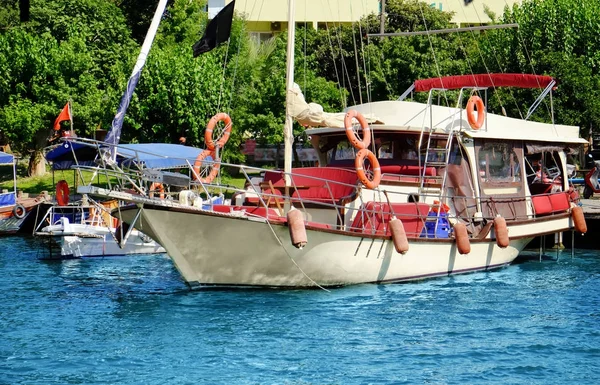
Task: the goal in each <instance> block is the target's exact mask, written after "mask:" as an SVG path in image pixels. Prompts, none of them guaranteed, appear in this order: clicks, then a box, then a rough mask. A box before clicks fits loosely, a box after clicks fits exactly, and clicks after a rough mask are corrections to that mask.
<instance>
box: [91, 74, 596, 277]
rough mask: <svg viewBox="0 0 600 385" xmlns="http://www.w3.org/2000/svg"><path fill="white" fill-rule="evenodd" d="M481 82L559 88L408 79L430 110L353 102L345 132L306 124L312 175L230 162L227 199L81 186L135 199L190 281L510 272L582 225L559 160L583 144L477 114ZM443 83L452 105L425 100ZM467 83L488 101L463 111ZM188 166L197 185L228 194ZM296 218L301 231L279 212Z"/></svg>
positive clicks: (133, 213)
mask: <svg viewBox="0 0 600 385" xmlns="http://www.w3.org/2000/svg"><path fill="white" fill-rule="evenodd" d="M485 78H487V79H489V80H488V82H492V83H493V82H495V81H497V82H498V84H493V85H494V86H496V87H497V86H519V87H526V86H532V87H535V88H540V87H541V88H542V89H547V90H549V91H550V92H551V88H552V87H554V86H555V82H554V79H552V78H549V77H544V76H529V75H520V74H519V75H511V76H508V77H507V76H506V74H504V75H502V76H494V75H489V74H486V75H483V76H467V77H460V78H456V77H452V78H442V79H433V80H430V81H427V82H416V83H415V85H416V87H420V88H421V89H420V90H421V91H423V92H428V93H429V98H428V99H429V101H428V102H427V103H418V102H413V101H405V100H401V101H388V102H374V103H367V104H363V105H357V106H354V107H351V108H349V109H348V111H347V114H346V117H347V119H346V123H345V126H344V127H321V128H312V129H308V130H307V133H308V134H309V135H310V137H311V142H312V144H313V147H314V148H315V150H316V151H317V154H318V156H319V163H320V164H321V165H322V167H308V168H299V169H292V170H291V171H290V172H285V171H273V170H260V171H261V172H262V177H261V178H260V179H259V180H258V181H257V180H256V178H250V175H255V172H256V171H257V170H251V168H249V167H243V166H237V167H240V175H248V187H247V188H246V189H245V190H243V191H236V193H237V195H236V199H235V200H234V203H233V204H232V205H212V206H211V207H210V208H208V209H207V207H197V206H193V205H189V204H188V205H186V204H184V203H183V202H181V201H177V200H168V199H160V198H157V197H150V196H149V194H139V193H129V192H127V191H126V190H125V189H123V190H121V191H114V190H108V189H102V188H99V187H94V186H91V185H90V186H82V187H80V192H85V193H88V194H92V195H99V196H104V197H111V198H115V199H120V200H124V201H127V202H130V203H133V204H134V205H129V206H127V207H125V208H122V209H121V210H120V215H121V216H122V218H123V220H124V221H125V222H129V223H132V224H134V225H135V223H136V221H137V222H138V223H141V224H142V225H143V226H144V228H147V229H149V233H151V234H152V235H153V236H154V237H156V239H157V240H158V241H159V242H160V243H161V244H162V245H163V246H164V247H165V249H166V250H167V252H168V254H169V256H170V257H171V258H172V259H173V261H174V263H175V265H176V266H177V268H178V269H179V271H180V272H181V274H182V276H183V278H184V280H185V281H186V282H187V283H188V284H189V285H190V286H192V287H195V286H203V285H226V286H267V287H315V286H341V285H348V284H357V283H368V282H373V283H382V282H401V281H406V280H414V279H422V278H427V277H435V276H442V275H448V274H457V273H464V272H469V271H477V270H488V269H494V268H498V267H502V266H506V265H508V264H510V263H511V262H512V261H513V260H514V259H515V258H516V257H517V255H518V254H519V252H520V251H522V250H523V248H524V247H525V246H526V245H527V243H528V242H529V241H530V240H532V239H533V238H534V237H537V236H539V235H543V234H553V233H557V232H562V231H569V230H573V229H575V228H576V227H578V226H580V225H579V224H578V221H579V218H578V214H577V210H576V208H575V207H574V205H572V204H571V202H570V201H569V194H568V193H567V189H568V181H567V178H563V176H564V175H567V167H566V165H567V163H566V153H567V152H568V151H570V150H575V149H577V148H578V147H579V146H580V145H581V144H582V143H584V140H583V139H581V138H579V136H578V128H577V127H573V126H561V125H557V124H545V123H539V122H533V121H528V120H522V119H514V118H509V117H506V116H502V115H495V114H492V113H489V112H487V111H486V108H485V104H484V103H483V100H484V99H485V93H486V91H485V85H486V82H485V80H484V79H485ZM424 84H429V85H428V86H426V85H424ZM440 84H442V85H443V86H440ZM491 85H492V84H490V86H491ZM449 88H452V89H457V90H459V92H460V96H459V97H458V103H457V107H455V108H450V107H444V106H438V105H434V104H433V103H432V100H433V99H435V98H433V95H434V93H435V92H441V91H444V90H447V89H449ZM474 89H477V90H479V92H480V93H481V94H482V95H483V96H484V98H483V99H480V100H481V103H480V105H479V106H477V108H478V110H476V111H471V109H470V108H463V107H461V105H464V101H463V100H462V97H463V95H469V94H470V93H471V92H472V90H474ZM472 97H473V96H471V98H472ZM481 105H483V108H482V107H481ZM475 113H476V114H475ZM366 114H369V115H371V116H375V117H376V119H374V121H375V122H376V123H373V124H366V123H365V121H366V120H365V119H363V118H362V116H363V115H366ZM469 114H473V115H469ZM481 116H483V118H481ZM356 118H358V121H359V123H360V124H358V125H357V124H356V122H355V119H356ZM201 163H202V162H201ZM214 163H217V160H214V161H213V162H207V164H214ZM223 165H224V164H221V165H220V166H221V167H222V166H223ZM191 166H192V165H191V164H190V169H191V173H192V174H193V175H194V176H195V178H193V179H195V181H194V183H195V184H196V186H197V188H198V189H202V190H203V191H206V192H207V193H209V192H210V191H211V190H212V191H215V190H217V189H218V190H219V191H222V190H227V189H231V187H230V186H225V185H222V184H218V183H215V182H214V181H212V182H211V181H208V182H207V181H202V179H203V178H202V177H201V176H199V175H196V174H194V173H195V170H193V167H191ZM227 166H228V167H236V165H229V164H228V165H227ZM122 171H123V170H122ZM250 171H255V172H254V173H253V172H250ZM146 191H149V187H148V186H147V187H146ZM236 202H237V204H236ZM296 210H297V211H299V212H300V213H302V216H301V217H300V218H301V219H300V221H299V223H298V220H297V217H294V218H296V219H293V218H292V217H291V216H290V215H289V214H290V212H294V211H296ZM394 220H399V221H400V223H401V226H400V229H399V230H398V227H397V226H396V225H395V224H394ZM579 229H580V228H578V230H579ZM298 235H299V236H300V238H302V239H301V241H300V242H298V241H297V237H298ZM294 243H295V245H294ZM304 243H305V244H304Z"/></svg>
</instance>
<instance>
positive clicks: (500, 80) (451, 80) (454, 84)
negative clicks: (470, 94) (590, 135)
mask: <svg viewBox="0 0 600 385" xmlns="http://www.w3.org/2000/svg"><path fill="white" fill-rule="evenodd" d="M553 80H554V79H553V78H552V77H550V76H544V75H525V74H478V75H458V76H444V77H441V78H432V79H423V80H417V81H415V91H417V92H421V91H429V90H430V89H432V88H444V89H447V90H455V89H459V88H463V87H520V88H546V87H547V86H548V84H550V82H552V81H553Z"/></svg>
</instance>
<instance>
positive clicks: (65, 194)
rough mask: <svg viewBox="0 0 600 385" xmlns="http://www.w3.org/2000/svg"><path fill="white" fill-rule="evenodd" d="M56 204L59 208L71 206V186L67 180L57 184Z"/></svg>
mask: <svg viewBox="0 0 600 385" xmlns="http://www.w3.org/2000/svg"><path fill="white" fill-rule="evenodd" d="M56 203H58V205H59V206H66V205H68V204H69V184H68V183H67V181H66V180H64V179H61V180H59V181H58V183H56Z"/></svg>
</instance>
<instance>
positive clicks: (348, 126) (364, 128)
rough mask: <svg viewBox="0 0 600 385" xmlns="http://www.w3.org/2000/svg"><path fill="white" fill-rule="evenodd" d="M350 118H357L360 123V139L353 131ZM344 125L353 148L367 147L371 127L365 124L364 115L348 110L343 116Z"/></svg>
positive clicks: (369, 140) (369, 141) (369, 142)
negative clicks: (361, 133)
mask: <svg viewBox="0 0 600 385" xmlns="http://www.w3.org/2000/svg"><path fill="white" fill-rule="evenodd" d="M352 118H356V120H358V123H359V124H360V128H362V131H363V138H362V140H359V139H358V137H357V136H356V133H355V132H354V129H353V128H352ZM344 127H345V128H346V136H347V137H348V140H349V141H350V143H352V145H353V146H354V148H356V149H357V150H362V149H363V148H369V145H370V144H371V129H370V128H369V125H368V124H367V119H365V117H364V116H362V114H361V113H360V112H358V111H356V110H350V111H348V112H347V113H346V116H345V117H344Z"/></svg>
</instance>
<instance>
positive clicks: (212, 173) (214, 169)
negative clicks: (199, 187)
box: [194, 150, 221, 183]
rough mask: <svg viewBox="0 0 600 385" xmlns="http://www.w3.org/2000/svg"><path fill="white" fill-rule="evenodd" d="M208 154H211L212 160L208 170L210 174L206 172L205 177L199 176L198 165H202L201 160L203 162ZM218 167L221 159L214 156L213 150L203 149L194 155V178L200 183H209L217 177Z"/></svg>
mask: <svg viewBox="0 0 600 385" xmlns="http://www.w3.org/2000/svg"><path fill="white" fill-rule="evenodd" d="M209 155H210V156H212V158H213V162H214V163H213V165H212V170H210V174H208V176H207V177H206V178H201V177H200V167H202V162H204V160H205V159H206V158H208V156H209ZM220 167H221V160H220V159H217V158H216V154H215V153H214V152H213V151H210V150H204V151H202V152H201V153H200V154H199V155H198V156H197V157H196V161H195V162H194V178H196V180H198V181H200V182H201V183H211V182H212V181H213V180H214V179H215V178H216V177H217V175H219V168H220Z"/></svg>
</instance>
